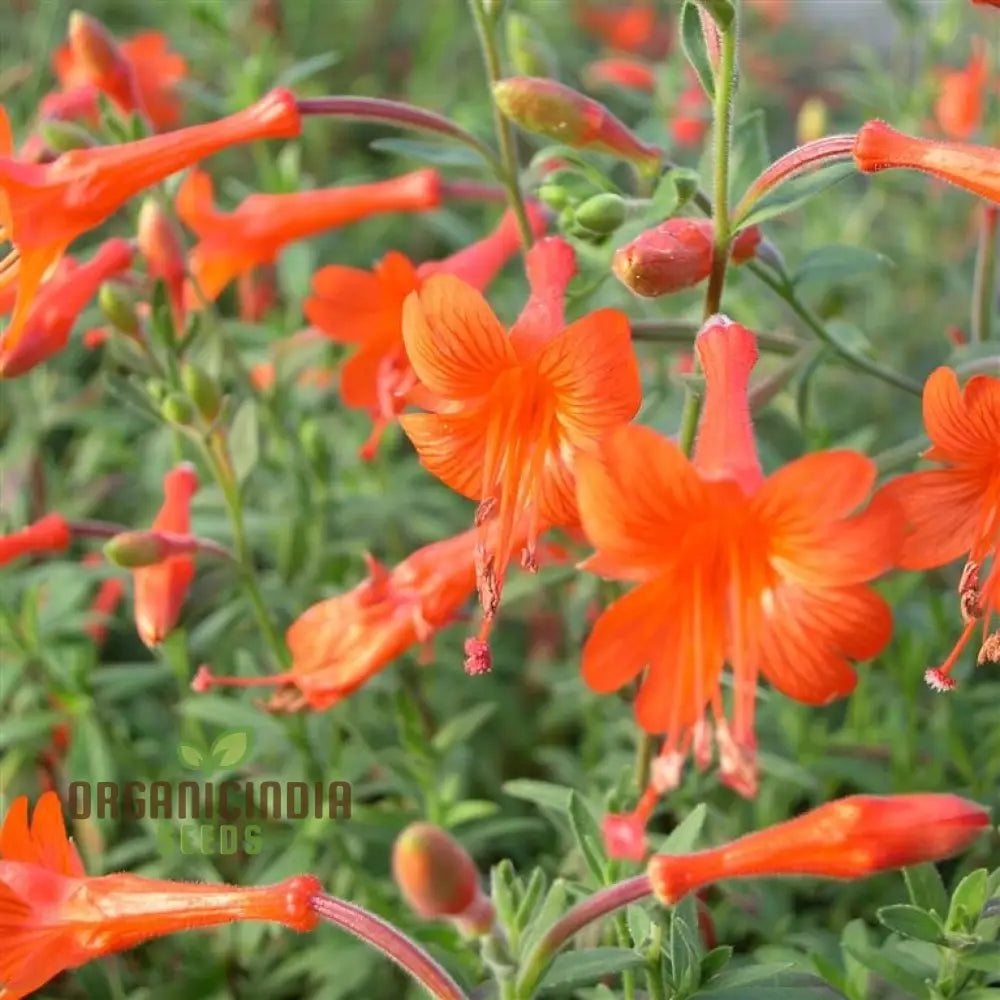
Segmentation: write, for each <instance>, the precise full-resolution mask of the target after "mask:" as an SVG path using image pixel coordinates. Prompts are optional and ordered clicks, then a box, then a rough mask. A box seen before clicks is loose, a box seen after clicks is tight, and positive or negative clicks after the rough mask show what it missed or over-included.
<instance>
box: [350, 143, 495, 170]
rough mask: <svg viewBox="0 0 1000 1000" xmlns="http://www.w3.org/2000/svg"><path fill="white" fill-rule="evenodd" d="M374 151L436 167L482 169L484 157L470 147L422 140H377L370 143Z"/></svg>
mask: <svg viewBox="0 0 1000 1000" xmlns="http://www.w3.org/2000/svg"><path fill="white" fill-rule="evenodd" d="M369 145H370V147H371V148H372V149H375V150H378V151H379V152H381V153H392V154H394V155H395V156H405V157H408V158H409V159H411V160H419V161H420V162H421V163H430V164H433V165H434V166H436V167H481V166H482V165H483V161H482V157H480V155H479V154H478V153H477V152H476V151H475V150H473V149H470V148H469V147H468V146H461V145H451V144H448V145H446V144H444V143H436V142H421V140H420V139H395V138H387V139H376V140H375V141H374V142H372V143H369Z"/></svg>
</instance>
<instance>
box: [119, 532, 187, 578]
mask: <svg viewBox="0 0 1000 1000" xmlns="http://www.w3.org/2000/svg"><path fill="white" fill-rule="evenodd" d="M197 551H198V539H197V538H195V537H194V536H192V535H178V534H174V533H173V532H170V531H123V532H121V533H120V534H117V535H114V536H113V537H112V538H110V539H108V541H107V543H106V544H105V546H104V555H105V556H106V557H107V559H108V562H112V563H114V564H115V565H116V566H124V567H126V568H128V569H135V568H136V567H138V566H155V565H156V564H157V563H161V562H163V561H164V559H169V558H170V557H171V556H184V555H191V554H192V553H194V552H197Z"/></svg>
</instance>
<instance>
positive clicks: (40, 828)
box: [31, 792, 84, 875]
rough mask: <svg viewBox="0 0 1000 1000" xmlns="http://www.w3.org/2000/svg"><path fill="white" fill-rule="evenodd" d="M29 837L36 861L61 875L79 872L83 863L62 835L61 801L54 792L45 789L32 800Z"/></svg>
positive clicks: (81, 870) (66, 838)
mask: <svg viewBox="0 0 1000 1000" xmlns="http://www.w3.org/2000/svg"><path fill="white" fill-rule="evenodd" d="M31 839H32V841H33V842H34V845H35V849H36V850H37V852H38V863H39V864H41V865H43V866H44V867H45V868H48V869H49V870H50V871H54V872H60V873H61V874H63V875H83V874H84V871H83V864H82V862H81V861H80V856H79V855H78V854H77V852H76V848H75V847H74V846H73V844H72V843H71V842H70V839H69V837H68V836H67V835H66V824H65V823H64V821H63V814H62V805H61V803H60V802H59V796H58V795H56V793H55V792H45V793H44V794H43V795H42V797H41V798H40V799H39V800H38V801H37V802H36V803H35V811H34V813H32V816H31Z"/></svg>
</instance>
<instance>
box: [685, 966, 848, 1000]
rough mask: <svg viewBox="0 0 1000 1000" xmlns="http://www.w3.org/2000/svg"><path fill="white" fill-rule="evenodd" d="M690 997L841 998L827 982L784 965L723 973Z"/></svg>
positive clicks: (727, 999) (722, 999) (706, 999)
mask: <svg viewBox="0 0 1000 1000" xmlns="http://www.w3.org/2000/svg"><path fill="white" fill-rule="evenodd" d="M694 996H696V997H699V998H704V1000H709V998H710V1000H834V998H837V997H841V996H842V994H840V993H838V992H837V991H836V990H835V989H834V988H833V987H832V986H831V985H830V984H829V983H828V982H826V981H825V980H823V979H820V978H819V977H818V976H814V975H812V974H811V973H809V972H796V971H795V970H793V969H790V968H788V967H787V966H784V967H783V966H777V967H775V966H750V967H749V968H744V969H737V970H735V971H733V972H723V973H722V974H721V975H718V976H716V977H715V979H714V980H713V981H712V988H711V989H708V990H699V991H698V992H697V993H695V994H694Z"/></svg>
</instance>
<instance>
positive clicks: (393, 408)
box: [303, 205, 545, 458]
mask: <svg viewBox="0 0 1000 1000" xmlns="http://www.w3.org/2000/svg"><path fill="white" fill-rule="evenodd" d="M528 210H529V215H530V218H531V223H532V227H533V229H534V231H535V235H536V236H537V235H539V234H540V233H541V232H542V231H543V230H544V228H545V220H544V216H543V215H542V213H541V212H540V211H539V210H538V209H537V207H535V206H534V205H529V208H528ZM519 246H520V239H519V236H518V231H517V220H516V219H515V217H514V215H513V213H512V212H510V211H509V210H508V211H507V212H505V213H504V216H503V218H502V219H501V220H500V224H499V225H498V226H497V228H496V229H495V230H494V231H493V232H492V233H491V234H490V235H489V236H486V237H485V238H484V239H481V240H478V241H477V242H475V243H472V244H470V245H469V246H467V247H465V248H464V249H462V250H459V251H458V252H457V253H454V254H452V255H451V256H450V257H446V258H444V259H443V260H435V261H426V262H424V263H423V264H420V265H419V266H417V267H414V265H413V264H412V263H411V262H410V261H409V260H408V259H407V258H406V257H405V256H403V254H401V253H396V252H391V253H388V254H386V256H385V257H383V258H382V260H380V261H379V262H378V264H376V265H375V267H374V269H373V270H372V271H371V272H369V271H362V270H360V269H358V268H353V267H340V266H338V265H331V266H329V267H324V268H321V269H320V270H319V271H317V272H316V274H315V276H314V277H313V294H312V296H310V297H309V298H308V299H306V301H305V304H304V306H303V310H304V312H305V314H306V317H307V318H308V320H309V321H310V322H311V323H312V324H314V325H315V326H317V327H318V328H319V329H320V330H322V331H323V332H324V333H325V334H326V335H327V336H328V337H330V339H331V340H335V341H337V342H338V343H342V344H350V345H356V346H357V350H356V351H355V352H354V353H353V354H352V355H351V357H350V358H349V359H348V360H347V361H346V363H345V364H344V366H343V368H342V369H341V375H340V393H341V397H342V399H343V400H344V403H345V404H346V405H347V406H350V407H354V408H357V409H362V410H366V411H368V413H370V414H371V417H372V420H373V421H374V423H375V427H374V429H373V431H372V434H371V436H370V437H369V439H368V441H367V442H366V443H365V445H364V447H363V448H362V456H363V457H365V458H371V457H372V456H373V455H374V452H375V448H376V447H377V444H378V441H379V438H380V437H381V434H382V431H383V430H384V428H385V427H386V426H387V425H388V424H390V423H391V422H392V421H394V420H395V419H396V417H397V416H398V414H399V413H400V411H401V410H402V408H403V406H404V405H405V400H404V396H405V394H406V393H407V392H408V391H409V390H410V389H412V388H413V386H414V384H415V383H416V376H415V375H414V373H413V368H412V366H411V365H410V362H409V359H408V358H407V356H406V349H405V348H404V346H403V303H404V302H405V301H406V297H407V296H408V295H409V294H410V292H413V291H418V290H419V289H420V288H421V287H422V285H423V283H424V282H425V281H426V280H427V279H428V278H429V277H430V276H431V275H434V274H453V275H455V276H456V277H458V278H461V279H462V280H463V281H464V282H466V284H468V285H470V286H471V287H472V288H475V289H478V290H479V291H482V290H483V289H484V288H485V287H486V286H487V285H488V284H489V283H490V282H491V281H492V280H493V279H494V277H496V275H497V273H498V272H499V271H500V269H501V268H502V267H503V265H504V264H505V263H506V262H507V260H508V259H509V258H510V257H511V255H512V254H514V253H516V252H517V249H518V247H519Z"/></svg>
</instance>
